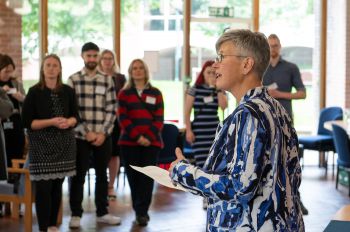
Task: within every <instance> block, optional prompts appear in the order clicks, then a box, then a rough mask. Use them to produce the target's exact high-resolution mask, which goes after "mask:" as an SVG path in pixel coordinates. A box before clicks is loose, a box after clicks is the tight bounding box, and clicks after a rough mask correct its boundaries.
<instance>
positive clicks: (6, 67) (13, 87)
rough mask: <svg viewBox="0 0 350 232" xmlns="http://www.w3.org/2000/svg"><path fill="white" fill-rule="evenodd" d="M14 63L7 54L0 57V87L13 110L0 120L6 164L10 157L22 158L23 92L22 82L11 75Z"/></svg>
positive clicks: (9, 163)
mask: <svg viewBox="0 0 350 232" xmlns="http://www.w3.org/2000/svg"><path fill="white" fill-rule="evenodd" d="M15 68H16V66H15V63H14V62H13V60H12V58H11V57H10V56H8V55H2V56H1V58H0V88H1V89H3V90H4V91H5V92H6V93H7V95H8V97H9V98H10V100H11V102H12V104H13V106H14V110H13V112H12V114H11V116H10V117H8V118H6V119H4V120H3V121H2V126H3V129H4V133H5V143H6V154H7V166H8V167H10V166H11V160H12V159H22V158H23V152H24V144H25V139H24V130H23V125H22V121H21V115H20V114H21V111H22V104H23V101H24V98H25V93H24V89H23V85H22V83H21V82H20V81H19V80H18V79H17V78H15V77H13V76H12V74H13V72H14V71H15Z"/></svg>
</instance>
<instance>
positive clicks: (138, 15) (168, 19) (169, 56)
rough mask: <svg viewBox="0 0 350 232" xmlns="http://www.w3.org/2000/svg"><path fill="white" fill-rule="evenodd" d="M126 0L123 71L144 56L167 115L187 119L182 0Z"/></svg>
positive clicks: (123, 31)
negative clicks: (183, 64)
mask: <svg viewBox="0 0 350 232" xmlns="http://www.w3.org/2000/svg"><path fill="white" fill-rule="evenodd" d="M134 3H135V1H134V0H124V1H122V32H121V71H122V72H123V73H124V74H126V75H128V73H127V70H128V67H129V64H130V62H131V61H132V60H133V59H135V58H142V59H144V60H145V62H146V63H147V64H148V66H149V69H150V72H151V82H152V84H153V85H154V86H156V87H157V88H159V89H160V90H161V92H162V94H163V98H164V103H165V104H164V106H165V119H166V120H178V121H180V123H181V122H182V120H183V94H182V93H183V83H182V81H181V76H180V74H181V70H180V67H181V62H182V59H181V56H182V42H183V31H182V8H183V1H179V0H161V1H159V0H157V1H156V0H152V1H151V0H143V1H137V4H134Z"/></svg>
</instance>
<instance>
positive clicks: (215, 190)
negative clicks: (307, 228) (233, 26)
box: [170, 30, 304, 232]
mask: <svg viewBox="0 0 350 232" xmlns="http://www.w3.org/2000/svg"><path fill="white" fill-rule="evenodd" d="M216 50H217V53H218V56H217V59H216V62H215V63H214V65H213V67H214V68H215V71H216V78H217V81H216V85H217V88H219V89H223V90H226V91H228V92H230V93H231V94H232V95H233V96H234V97H235V98H236V100H237V102H239V105H238V106H237V108H236V109H235V110H234V112H233V113H232V114H231V115H229V116H228V117H227V118H226V119H225V120H224V122H223V123H221V124H220V125H219V126H218V128H217V132H216V136H215V139H214V141H213V145H212V147H211V149H210V152H209V157H208V159H207V161H206V162H205V164H204V167H203V169H200V168H198V167H196V166H193V165H190V164H189V163H188V162H187V161H186V160H185V159H184V156H183V155H182V153H181V151H180V150H179V149H178V148H177V150H176V156H177V160H176V161H174V162H173V163H172V164H171V167H170V176H171V178H172V180H173V182H174V183H175V184H180V185H181V186H183V187H184V188H186V189H188V190H189V191H190V192H192V193H194V194H198V195H202V196H204V197H206V198H207V199H208V210H207V226H206V230H207V231H213V232H219V231H220V232H224V231H298V232H303V231H304V222H303V218H302V212H301V209H300V199H299V195H298V194H297V193H298V187H299V185H300V181H301V168H300V164H299V159H298V138H297V135H296V132H295V129H294V128H293V126H292V122H291V119H290V117H289V115H288V112H287V111H286V110H285V109H284V108H283V107H282V106H281V104H280V103H279V102H278V101H277V100H275V99H274V98H273V97H271V96H270V95H269V94H268V91H267V88H265V87H262V85H261V80H262V76H263V73H264V72H265V70H266V68H267V66H268V64H269V59H270V49H269V45H268V42H267V39H266V37H265V36H264V35H263V34H261V33H259V32H251V31H249V30H230V31H227V32H225V33H224V34H223V35H222V36H221V37H220V38H219V40H218V41H217V43H216Z"/></svg>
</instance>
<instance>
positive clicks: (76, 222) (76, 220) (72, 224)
mask: <svg viewBox="0 0 350 232" xmlns="http://www.w3.org/2000/svg"><path fill="white" fill-rule="evenodd" d="M80 219H81V218H80V217H78V216H72V217H71V218H70V221H69V228H71V229H77V228H79V227H80Z"/></svg>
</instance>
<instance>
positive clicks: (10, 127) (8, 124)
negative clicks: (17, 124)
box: [4, 122, 13, 130]
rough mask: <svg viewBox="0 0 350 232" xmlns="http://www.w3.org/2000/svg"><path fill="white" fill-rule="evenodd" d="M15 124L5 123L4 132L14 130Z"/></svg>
mask: <svg viewBox="0 0 350 232" xmlns="http://www.w3.org/2000/svg"><path fill="white" fill-rule="evenodd" d="M12 129H13V122H4V130H12Z"/></svg>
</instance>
